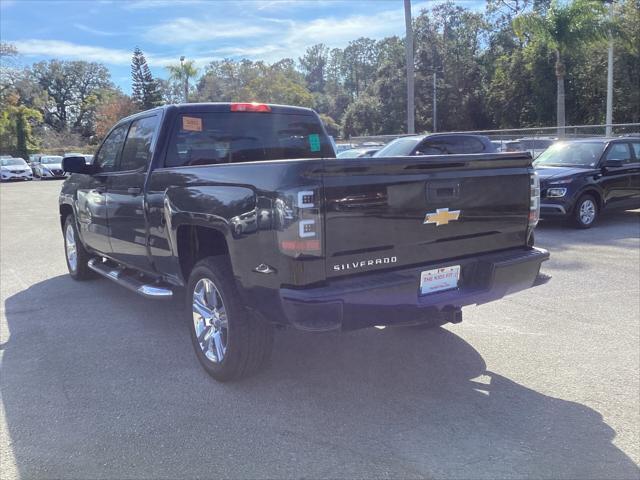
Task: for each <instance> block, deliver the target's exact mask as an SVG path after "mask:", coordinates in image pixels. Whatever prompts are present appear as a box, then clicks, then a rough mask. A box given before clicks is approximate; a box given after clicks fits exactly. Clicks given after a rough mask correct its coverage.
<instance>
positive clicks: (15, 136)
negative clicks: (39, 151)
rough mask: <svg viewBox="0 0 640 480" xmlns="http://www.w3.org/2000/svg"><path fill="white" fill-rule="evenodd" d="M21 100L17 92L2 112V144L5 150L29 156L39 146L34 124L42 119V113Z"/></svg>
mask: <svg viewBox="0 0 640 480" xmlns="http://www.w3.org/2000/svg"><path fill="white" fill-rule="evenodd" d="M19 102H20V98H19V96H18V95H17V94H15V93H13V94H11V95H9V96H8V98H7V99H6V105H5V107H4V108H3V109H2V112H1V113H0V146H1V148H2V151H3V152H8V153H11V154H12V155H17V156H19V157H22V158H28V156H29V152H30V151H33V150H35V149H36V148H37V147H38V142H37V139H36V138H35V137H34V136H33V131H32V126H33V124H34V123H37V122H39V121H41V120H42V115H41V114H40V112H39V111H37V110H35V109H33V108H29V107H27V106H25V105H20V103H19Z"/></svg>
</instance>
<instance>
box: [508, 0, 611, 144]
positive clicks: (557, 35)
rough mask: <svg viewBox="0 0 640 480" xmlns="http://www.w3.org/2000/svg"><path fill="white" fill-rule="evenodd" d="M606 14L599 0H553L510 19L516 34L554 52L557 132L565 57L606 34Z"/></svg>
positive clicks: (560, 120) (561, 123) (562, 102)
mask: <svg viewBox="0 0 640 480" xmlns="http://www.w3.org/2000/svg"><path fill="white" fill-rule="evenodd" d="M605 13H606V12H605V9H604V6H603V4H602V2H599V1H597V0H573V1H572V2H569V3H560V2H559V0H553V1H552V2H551V5H550V7H549V8H548V9H547V10H546V11H545V12H541V11H536V10H534V11H532V12H529V13H525V14H521V15H519V16H517V17H516V18H515V19H514V20H513V28H514V31H515V32H516V34H517V35H518V37H520V38H521V39H524V40H526V41H527V42H530V43H535V42H540V43H542V44H544V45H546V46H548V47H549V48H550V49H552V51H553V52H554V54H555V75H556V82H557V100H556V103H557V114H556V121H557V125H558V130H559V133H564V131H563V128H564V126H565V93H564V92H565V88H564V87H565V77H566V75H567V68H566V63H565V58H566V56H567V55H568V54H569V52H571V51H572V50H573V49H576V48H579V47H581V46H582V45H583V44H584V43H587V42H590V41H593V40H597V39H601V38H605V37H606V35H607V33H608V31H609V27H610V25H608V23H607V22H606V21H605Z"/></svg>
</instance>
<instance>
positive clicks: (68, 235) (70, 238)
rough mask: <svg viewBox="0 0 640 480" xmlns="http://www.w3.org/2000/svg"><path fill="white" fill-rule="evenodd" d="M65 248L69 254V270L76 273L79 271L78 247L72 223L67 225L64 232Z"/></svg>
mask: <svg viewBox="0 0 640 480" xmlns="http://www.w3.org/2000/svg"><path fill="white" fill-rule="evenodd" d="M64 248H65V251H66V253H67V262H69V268H70V269H71V271H73V272H75V271H76V270H77V269H78V248H77V245H76V234H75V231H74V229H73V225H72V224H71V223H68V224H67V228H66V230H65V232H64Z"/></svg>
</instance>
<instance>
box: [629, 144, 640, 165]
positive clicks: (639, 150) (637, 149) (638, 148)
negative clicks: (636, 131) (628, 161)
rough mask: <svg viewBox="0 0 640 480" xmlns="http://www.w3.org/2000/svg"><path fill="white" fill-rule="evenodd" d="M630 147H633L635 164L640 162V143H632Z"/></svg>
mask: <svg viewBox="0 0 640 480" xmlns="http://www.w3.org/2000/svg"><path fill="white" fill-rule="evenodd" d="M631 145H632V146H633V151H634V153H635V154H636V162H640V142H638V143H636V142H633V143H632V144H631Z"/></svg>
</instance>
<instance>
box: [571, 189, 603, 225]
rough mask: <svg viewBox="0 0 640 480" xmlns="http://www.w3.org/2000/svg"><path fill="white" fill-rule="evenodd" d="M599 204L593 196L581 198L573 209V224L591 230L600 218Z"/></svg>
mask: <svg viewBox="0 0 640 480" xmlns="http://www.w3.org/2000/svg"><path fill="white" fill-rule="evenodd" d="M598 213H599V212H598V202H597V201H596V199H595V198H594V197H593V196H591V195H583V196H581V197H580V198H579V199H578V201H577V203H576V206H575V208H574V209H573V224H574V226H575V227H577V228H591V227H592V226H593V224H594V223H595V221H596V219H597V218H598Z"/></svg>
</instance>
